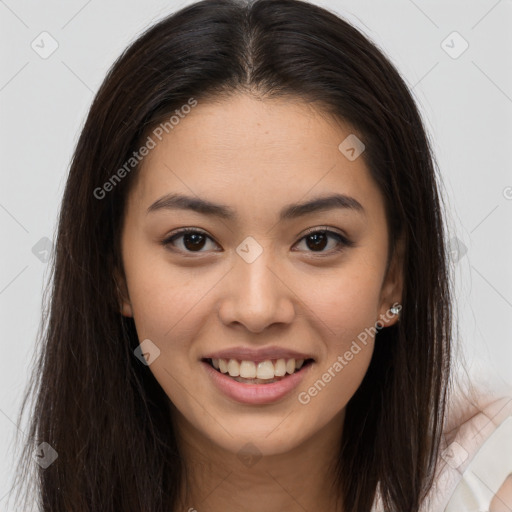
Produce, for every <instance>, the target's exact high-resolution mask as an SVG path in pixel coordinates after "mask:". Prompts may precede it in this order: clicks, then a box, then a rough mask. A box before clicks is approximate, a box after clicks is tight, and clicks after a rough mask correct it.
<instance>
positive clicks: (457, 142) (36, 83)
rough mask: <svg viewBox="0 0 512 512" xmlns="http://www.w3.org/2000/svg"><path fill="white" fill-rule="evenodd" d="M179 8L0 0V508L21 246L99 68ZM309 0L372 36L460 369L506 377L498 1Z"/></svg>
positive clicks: (20, 355) (505, 26)
mask: <svg viewBox="0 0 512 512" xmlns="http://www.w3.org/2000/svg"><path fill="white" fill-rule="evenodd" d="M189 3H191V2H175V1H163V0H151V1H144V2H141V1H139V2H135V1H134V0H130V1H127V0H123V1H121V0H115V1H114V0H110V1H101V2H100V1H99V0H89V1H88V2H87V1H84V0H68V1H67V2H65V4H64V2H62V3H60V2H59V3H57V2H54V1H46V2H28V1H23V0H5V1H1V0H0V17H1V18H0V20H1V21H0V24H1V36H0V37H1V38H2V45H1V48H2V66H1V68H0V119H1V126H0V130H1V133H0V144H1V151H2V153H1V154H2V159H1V163H0V168H1V188H0V227H1V240H2V251H1V257H2V265H1V268H0V311H1V315H2V316H1V326H2V339H1V347H2V354H3V357H2V358H0V384H1V385H0V439H1V440H2V441H1V443H0V509H1V510H6V504H7V498H6V494H7V493H8V491H9V489H10V487H11V474H12V471H13V464H14V462H13V459H12V455H13V451H12V450H13V445H12V440H13V436H14V433H15V431H16V429H18V428H19V429H21V430H22V431H23V430H24V429H25V425H23V424H22V425H16V423H15V421H16V416H17V413H18V410H19V406H20V400H21V396H22V392H23V390H24V388H25V385H26V382H27V379H28V372H29V369H30V365H31V363H32V356H33V354H34V348H35V336H36V331H37V328H38V324H39V320H40V314H41V294H42V287H43V284H44V282H45V279H46V278H47V265H46V263H45V262H44V261H41V259H44V250H40V251H39V256H36V255H35V254H34V253H33V251H32V248H33V247H34V246H35V245H36V244H38V242H39V241H40V240H41V239H42V238H44V237H47V238H49V239H52V238H54V234H55V228H56V216H57V212H58V209H59V203H60V199H61V195H62V192H63V188H64V183H65V179H66V175H67V170H68V165H69V161H70V158H71V155H72V152H73V149H74V146H75V143H76V140H77V137H78V134H79V131H80V128H81V126H82V123H83V121H84V118H85V115H86V112H87V110H88V108H89V105H90V103H91V101H92V99H93V95H94V93H95V92H96V90H97V89H98V87H99V85H100V83H101V81H102V80H103V78H104V76H105V73H106V71H107V69H108V68H109V66H110V65H111V64H112V62H113V61H114V59H115V58H116V57H117V56H118V55H119V54H120V53H121V51H122V50H123V49H124V48H125V47H126V46H127V44H128V43H129V42H130V41H132V40H133V39H135V38H136V37H137V35H138V34H140V33H141V31H142V30H144V29H145V28H146V27H147V26H148V25H149V24H151V23H152V22H154V21H156V20H158V19H159V18H161V17H163V16H165V15H167V14H168V13H170V12H172V11H174V10H176V9H177V8H179V7H182V6H184V5H187V4H189ZM315 3H317V4H319V5H322V6H325V7H328V8H331V9H333V10H335V11H336V12H338V13H339V14H341V15H342V16H344V17H345V18H346V19H347V20H349V21H351V22H352V23H353V24H355V25H356V26H357V27H359V28H360V29H361V30H362V31H363V32H364V33H365V34H366V35H368V36H369V37H370V38H371V39H372V40H373V41H375V42H376V43H377V44H378V45H379V47H380V48H381V49H383V50H384V51H385V53H386V54H387V55H389V56H390V58H391V60H392V61H393V62H394V64H395V65H396V66H397V67H398V69H399V71H400V72H401V73H402V75H403V76H404V78H405V79H406V81H407V82H408V84H409V85H410V87H411V88H412V89H413V93H414V95H415V98H416V100H417V102H418V103H419V106H420V108H421V110H422V114H423V116H424V118H425V120H426V123H427V128H428V130H429V132H430V136H431V138H432V140H433V143H434V149H435V151H436V155H437V159H438V162H439V166H440V169H441V174H442V177H443V181H444V187H445V192H444V193H445V195H446V199H447V200H448V203H449V208H450V210H449V212H448V213H449V222H450V225H451V230H452V232H451V236H453V237H457V240H458V241H454V244H453V247H454V255H455V257H456V258H457V257H460V261H459V262H458V263H457V265H456V267H455V279H456V282H457V304H456V307H457V308H458V315H459V322H460V326H461V331H460V335H461V339H462V342H463V344H464V350H465V353H466V358H467V361H468V368H469V370H470V372H471V374H472V375H477V374H481V373H482V372H483V373H484V374H490V375H492V376H493V377H495V378H497V379H501V380H500V382H503V381H506V382H508V383H509V384H512V336H511V334H512V332H511V331H512V326H511V320H512V269H511V262H512V257H511V256H512V168H511V156H510V147H511V141H512V70H511V63H512V59H511V48H512V45H511V39H512V30H511V27H512V1H511V0H500V1H496V0H480V1H476V0H473V1H471V2H468V1H467V0H458V1H451V2H446V1H442V0H438V1H426V0H415V1H414V2H413V1H412V0H393V1H389V0H388V1H386V2H379V1H361V0H350V1H349V0H343V1H342V0H339V1H338V0H324V1H323V2H315ZM43 31H47V32H48V33H49V34H51V37H52V38H53V39H55V40H56V41H57V43H58V48H57V50H56V51H55V52H54V53H53V54H52V55H50V56H49V57H48V58H46V59H43V58H41V57H40V55H39V54H38V53H36V51H34V50H33V49H32V47H31V44H32V41H34V40H35V43H34V45H35V44H39V47H40V50H39V51H43V49H42V48H41V47H42V46H43V44H44V48H45V49H46V50H48V49H49V48H50V43H51V41H50V39H48V36H41V37H46V38H47V39H45V40H44V42H41V37H38V36H39V34H41V32H43ZM453 31H457V32H458V33H459V34H460V36H462V38H463V39H464V40H465V41H467V43H468V44H469V47H468V49H467V50H466V51H465V52H464V53H462V54H461V55H460V56H458V57H457V58H453V57H454V56H456V54H457V53H458V52H459V50H461V49H462V48H463V46H462V45H463V44H464V42H463V40H462V39H460V38H458V36H450V37H449V38H448V39H446V38H447V37H448V36H449V35H450V34H451V33H452V32H453ZM445 40H446V41H445ZM443 41H445V43H444V44H443ZM447 52H451V53H452V56H450V55H449V53H447ZM40 243H41V242H40ZM42 243H44V242H42ZM461 244H463V246H465V247H466V248H467V252H464V249H463V248H462V250H460V249H457V247H459V248H461V247H462V245H461ZM457 251H459V252H457ZM76 343H80V340H76Z"/></svg>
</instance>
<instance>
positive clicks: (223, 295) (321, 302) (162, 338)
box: [119, 95, 401, 455]
mask: <svg viewBox="0 0 512 512" xmlns="http://www.w3.org/2000/svg"><path fill="white" fill-rule="evenodd" d="M351 133H353V132H352V131H351V130H350V128H349V127H348V126H344V125H342V124H341V123H339V122H334V121H333V120H330V119H329V118H327V117H326V116H323V115H321V114H320V113H319V112H318V111H316V110H313V109H312V108H311V106H309V105H307V104H304V103H302V102H300V101H299V100H297V101H292V100H283V99H280V100H265V101H257V100H255V99H253V98H251V97H248V96H245V95H239V96H232V97H231V98H229V99H225V100H223V101H222V102H218V103H203V104H202V103H201V102H199V103H198V105H197V106H196V107H195V108H194V109H192V111H191V112H190V113H189V114H188V115H187V116H186V117H184V118H183V119H181V120H180V122H179V124H177V125H175V126H174V128H173V129H172V130H171V131H169V133H167V134H166V133H165V132H164V135H163V136H161V139H162V140H161V141H159V140H158V139H155V140H156V142H157V144H156V146H155V147H154V148H153V149H151V151H150V152H149V154H148V155H147V156H146V157H145V159H144V161H143V165H142V168H141V169H140V170H139V174H138V176H137V180H136V181H135V182H134V184H133V187H132V189H131V191H130V195H129V197H128V198H127V205H126V212H125V218H124V225H123V231H122V260H123V266H124V269H123V270H124V276H122V277H121V278H119V280H120V283H121V284H120V288H121V290H122V293H123V297H122V314H124V315H125V316H132V317H133V318H134V322H135V325H136V328H137V333H138V336H139V341H140V342H141V343H143V347H144V350H143V352H144V353H146V354H148V356H147V357H148V361H147V362H149V369H150V371H151V372H152V373H153V375H154V376H155V378H156V379H157V381H158V382H159V383H160V385H161V386H162V388H163V389H164V391H165V392H166V394H167V396H168V397H169V399H170V401H171V402H172V407H171V410H172V417H173V420H174V421H175V422H176V425H177V427H178V430H181V431H182V432H194V435H196V436H199V437H201V438H203V439H205V440H208V442H209V443H210V444H211V445H213V446H217V447H220V448H223V449H225V450H229V451H230V452H233V453H238V452H239V450H240V449H241V448H242V447H243V446H244V445H245V444H246V443H248V442H251V443H252V444H254V445H255V446H257V448H258V450H259V451H260V452H261V453H262V454H263V455H272V454H279V453H283V452H286V451H291V450H293V449H298V447H300V446H301V444H302V443H304V442H306V441H307V440H308V439H310V438H312V437H313V436H315V434H318V433H319V432H320V431H321V430H322V431H325V430H326V429H328V428H329V425H335V424H336V425H338V426H339V424H340V423H339V422H340V419H342V418H343V414H344V409H345V406H346V404H347V402H348V401H349V399H350V398H351V397H352V395H353V394H354V393H355V391H356V390H357V388H358V386H359V385H360V383H361V381H362V379H363V377H364V375H365V373H366V371H367V368H368V365H369V362H370V359H371V355H372V351H373V346H374V335H375V329H374V327H375V325H376V322H377V321H378V322H379V323H380V324H381V325H383V326H389V325H391V324H392V323H394V322H395V321H397V317H396V316H393V315H392V314H391V313H390V312H389V309H390V307H391V306H392V305H393V303H395V302H399V301H400V298H401V295H400V294H401V280H400V273H399V272H398V270H396V269H398V268H399V265H397V260H393V262H392V265H391V267H390V271H389V272H388V273H387V274H386V262H387V254H388V228H387V224H386V218H385V210H384V199H383V197H382V195H381V193H380V191H379V189H378V188H377V186H376V185H375V183H374V182H373V180H372V179H371V177H370V174H369V172H368V169H367V167H366V166H365V163H364V160H363V157H361V156H360V157H358V158H356V159H353V158H351V159H349V158H347V156H346V154H344V153H342V151H341V150H340V149H339V148H338V146H339V145H340V143H341V142H342V141H344V139H346V137H348V136H349V135H350V134H351ZM351 156H352V155H351ZM171 195H173V196H174V198H176V197H177V195H182V196H187V197H189V198H190V200H191V201H187V200H181V201H176V200H171ZM335 195H338V198H337V199H335V200H331V201H330V202H328V203H327V204H324V206H323V207H322V208H318V207H315V205H314V204H313V205H312V206H310V207H309V208H308V207H304V208H301V207H299V206H297V205H300V204H303V203H309V202H311V201H313V200H317V199H324V198H329V197H333V196H335ZM165 196H167V200H165ZM341 196H344V198H343V197H341ZM340 197H341V199H340ZM192 201H196V203H195V204H196V207H192V206H193V204H192ZM199 201H207V202H208V203H211V204H209V205H208V207H207V206H204V205H203V206H201V207H200V204H201V203H200V202H199ZM318 204H321V203H317V206H318ZM212 205H217V206H215V207H212ZM292 205H295V206H296V207H295V208H292ZM357 205H359V206H357ZM184 228H187V229H189V230H191V232H190V233H188V234H187V233H185V234H183V233H180V230H183V229H184ZM144 340H146V341H144ZM148 340H149V341H148ZM206 359H208V361H205V360H206ZM210 359H211V360H213V361H211V362H212V364H215V365H216V366H220V370H222V369H223V363H221V361H220V359H224V360H226V364H227V365H228V368H229V373H227V374H222V375H221V372H220V371H218V370H216V369H215V368H214V367H213V366H212V365H211V364H210V362H209V360H210ZM230 359H233V362H231V363H229V360H230ZM279 359H284V366H285V367H286V365H287V364H288V369H289V371H291V372H293V373H286V376H283V375H282V373H283V371H282V367H283V363H282V362H279V361H278V360H279ZM290 359H295V360H296V361H295V364H294V363H293V362H292V363H290V362H289V360H290ZM300 359H304V360H305V364H304V363H303V366H302V367H301V368H300V370H299V371H294V367H295V366H299V365H300ZM269 361H270V363H269ZM260 363H261V364H260ZM297 363H298V364H297ZM141 364H142V363H141ZM269 364H270V366H269ZM290 365H291V366H290ZM242 368H243V374H242V376H243V375H246V376H248V377H247V378H249V376H254V373H251V372H253V371H256V372H258V371H259V373H256V376H257V377H261V380H258V381H256V382H257V383H246V382H239V381H237V380H236V373H237V372H238V371H241V369H242ZM258 368H259V369H258ZM224 369H225V368H224ZM272 371H273V372H274V373H272ZM245 372H248V373H245ZM269 372H270V373H269ZM230 373H232V374H233V376H230ZM276 374H277V381H276V382H273V383H272V382H270V383H269V381H271V380H272V378H271V376H272V375H273V376H274V378H275V377H276ZM278 374H280V375H278ZM239 380H240V379H239Z"/></svg>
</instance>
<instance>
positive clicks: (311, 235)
mask: <svg viewBox="0 0 512 512" xmlns="http://www.w3.org/2000/svg"><path fill="white" fill-rule="evenodd" d="M329 239H334V240H335V242H334V244H331V248H330V249H327V250H326V251H325V250H324V249H325V248H326V247H327V246H328V245H329ZM302 241H304V242H305V244H306V247H307V248H308V249H310V251H309V252H313V253H337V252H340V251H342V250H343V249H344V248H345V247H352V246H353V245H354V243H353V242H352V241H350V240H349V239H348V238H346V237H345V236H343V235H342V234H341V233H337V232H335V231H331V230H329V229H327V228H322V229H318V228H314V229H312V230H310V231H309V232H308V233H307V234H306V235H305V236H303V237H302V238H301V239H300V240H299V242H302ZM332 245H334V247H332Z"/></svg>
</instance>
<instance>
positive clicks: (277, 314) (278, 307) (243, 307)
mask: <svg viewBox="0 0 512 512" xmlns="http://www.w3.org/2000/svg"><path fill="white" fill-rule="evenodd" d="M265 252H266V251H263V253H262V254H261V255H260V256H259V257H258V258H257V259H256V260H255V261H253V262H252V263H247V262H246V261H244V260H243V259H242V258H239V259H238V260H236V261H235V264H234V268H233V269H232V270H231V272H230V273H229V275H228V276H227V278H228V281H227V282H226V283H225V289H224V292H223V296H222V298H221V304H220V307H219V310H218V314H219V317H220V319H221V321H222V322H223V323H224V324H225V325H227V326H229V325H232V324H237V325H238V324H241V325H243V326H244V327H245V328H246V329H247V330H249V331H251V332H253V333H259V332H261V331H263V330H264V329H266V328H268V327H269V326H271V325H272V324H283V325H284V324H290V323H291V322H292V321H293V319H294V317H295V305H294V302H295V300H294V297H295V295H294V293H293V291H292V288H293V286H290V283H286V282H285V280H284V279H283V276H282V272H279V270H278V269H277V267H276V265H275V264H273V263H271V262H270V260H269V259H267V258H266V257H265ZM274 261H275V260H274Z"/></svg>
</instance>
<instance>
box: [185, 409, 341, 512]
mask: <svg viewBox="0 0 512 512" xmlns="http://www.w3.org/2000/svg"><path fill="white" fill-rule="evenodd" d="M175 420H176V421H175V426H176V428H175V431H176V432H177V435H178V439H179V441H178V442H179V446H180V451H181V454H182V457H183V460H184V462H185V467H186V471H185V475H184V478H183V480H182V485H181V494H180V499H179V507H178V509H177V510H180V511H187V512H194V511H197V512H221V511H222V512H224V511H226V510H245V511H251V512H252V511H254V512H256V511H260V510H262V509H264V510H265V511H266V512H283V511H286V512H304V510H329V511H333V512H342V511H343V508H342V506H341V496H340V489H339V486H336V481H335V476H336V472H335V465H336V461H337V459H338V456H339V448H340V440H341V432H342V428H343V420H344V411H342V412H341V413H340V414H339V415H337V416H335V417H334V418H333V419H332V420H331V421H330V422H329V423H328V424H327V425H325V426H324V427H323V428H322V429H320V430H319V431H317V432H316V433H315V435H314V436H312V437H311V438H308V439H304V440H303V441H302V442H301V443H300V445H298V446H296V447H294V448H293V450H291V451H288V452H285V453H278V454H277V453H275V454H269V455H264V456H263V455H262V454H261V452H260V451H259V449H258V448H257V445H258V443H261V441H255V443H254V444H252V443H249V444H247V445H245V447H244V448H242V449H241V450H240V452H239V453H233V452H232V451H229V450H226V449H224V448H223V447H221V446H219V445H218V444H215V443H213V442H212V441H211V440H210V439H208V438H206V437H205V436H203V435H201V433H200V432H198V431H197V430H195V429H194V428H193V426H192V425H190V423H188V422H187V421H186V420H185V419H184V418H183V417H182V416H181V415H179V414H178V415H176V416H175ZM242 444H243V443H242Z"/></svg>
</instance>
